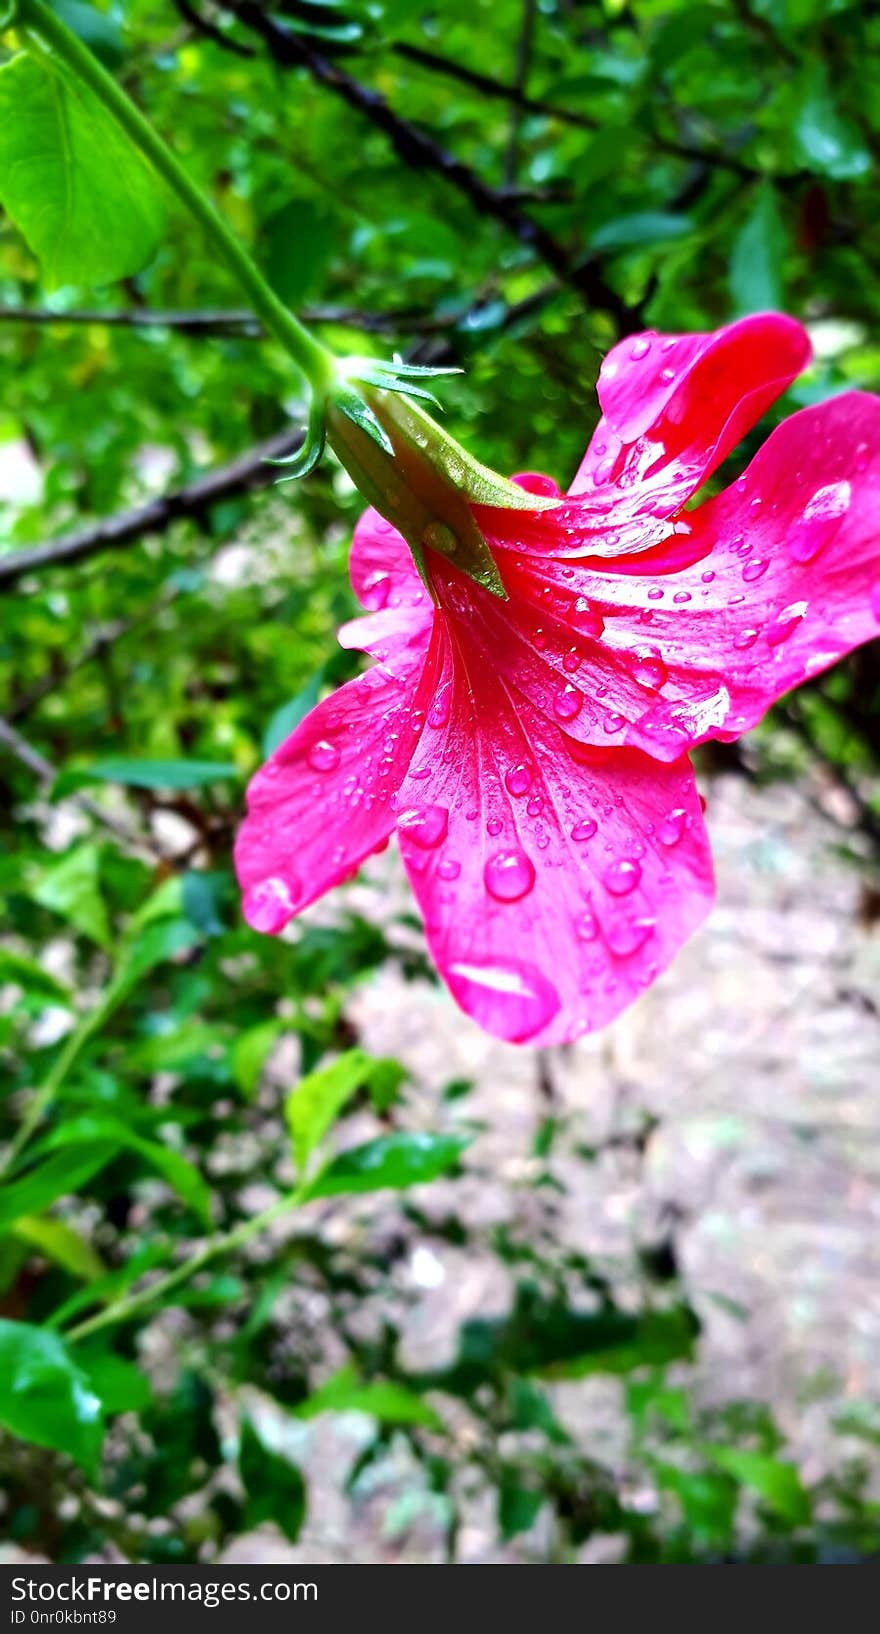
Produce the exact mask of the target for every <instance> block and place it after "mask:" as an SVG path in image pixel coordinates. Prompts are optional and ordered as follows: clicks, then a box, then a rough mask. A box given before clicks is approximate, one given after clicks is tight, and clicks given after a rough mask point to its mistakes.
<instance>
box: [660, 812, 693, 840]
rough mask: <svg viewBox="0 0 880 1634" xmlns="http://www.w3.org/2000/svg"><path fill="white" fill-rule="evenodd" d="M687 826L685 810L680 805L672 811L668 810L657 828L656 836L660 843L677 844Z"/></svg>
mask: <svg viewBox="0 0 880 1634" xmlns="http://www.w3.org/2000/svg"><path fill="white" fill-rule="evenodd" d="M686 826H687V812H686V811H685V810H684V808H683V807H682V806H677V807H676V808H675V810H674V811H668V812H667V813H666V816H665V817H664V818H663V821H662V823H660V824H659V825H658V828H657V838H658V840H659V841H660V844H661V845H678V842H679V840H680V839H681V837H682V835H683V833H684V831H685V828H686Z"/></svg>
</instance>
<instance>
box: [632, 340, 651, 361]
mask: <svg viewBox="0 0 880 1634" xmlns="http://www.w3.org/2000/svg"><path fill="white" fill-rule="evenodd" d="M650 350H651V342H650V341H649V340H646V339H645V337H644V335H640V336H639V339H638V340H634V341H633V343H632V345H631V347H630V349H629V355H630V357H631V358H632V360H633V363H638V361H639V359H640V358H643V357H647V355H648V353H649V352H650Z"/></svg>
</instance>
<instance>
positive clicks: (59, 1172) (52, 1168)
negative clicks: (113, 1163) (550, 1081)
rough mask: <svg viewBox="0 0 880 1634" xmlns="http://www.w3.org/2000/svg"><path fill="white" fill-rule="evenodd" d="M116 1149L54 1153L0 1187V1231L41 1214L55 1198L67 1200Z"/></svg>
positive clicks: (107, 1161)
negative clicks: (31, 1216) (27, 1217)
mask: <svg viewBox="0 0 880 1634" xmlns="http://www.w3.org/2000/svg"><path fill="white" fill-rule="evenodd" d="M117 1149H118V1148H117V1147H115V1146H114V1145H113V1144H110V1143H106V1144H103V1145H100V1146H98V1145H92V1146H90V1147H89V1149H88V1151H85V1152H83V1151H78V1150H70V1151H63V1152H54V1153H53V1155H52V1156H51V1157H48V1158H46V1161H45V1162H44V1163H38V1164H37V1166H36V1168H34V1169H31V1170H30V1172H29V1173H28V1174H25V1175H22V1176H21V1178H20V1179H18V1180H12V1181H8V1182H7V1183H6V1184H5V1185H3V1186H0V1230H2V1229H3V1228H5V1227H6V1226H11V1225H13V1224H15V1222H16V1221H18V1220H21V1219H23V1218H24V1217H25V1216H27V1215H31V1214H41V1213H42V1211H43V1209H46V1208H48V1207H49V1204H50V1203H54V1202H55V1200H56V1199H57V1198H59V1197H69V1196H70V1195H71V1194H72V1193H73V1192H75V1191H78V1190H79V1188H80V1186H84V1185H85V1183H86V1181H87V1180H91V1178H92V1176H93V1175H95V1174H97V1172H98V1170H99V1169H103V1167H104V1165H105V1164H106V1163H109V1162H110V1159H111V1157H112V1156H113V1153H114V1151H115V1150H117Z"/></svg>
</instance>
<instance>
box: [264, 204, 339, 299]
mask: <svg viewBox="0 0 880 1634" xmlns="http://www.w3.org/2000/svg"><path fill="white" fill-rule="evenodd" d="M261 238H262V242H263V243H264V244H265V247H266V272H267V275H268V278H269V282H270V283H271V284H272V285H273V287H274V289H275V291H276V293H277V294H278V295H280V296H281V299H282V301H285V302H286V303H287V305H288V306H299V305H300V304H301V302H302V301H303V300H304V298H305V297H306V296H307V295H311V294H312V293H313V291H314V290H315V289H316V288H317V287H319V285H320V281H321V277H322V274H323V272H324V268H325V266H326V265H327V262H328V260H329V259H330V256H331V254H332V252H333V243H334V238H335V232H334V226H333V220H332V217H330V216H329V215H328V213H327V211H326V209H322V208H321V206H320V204H318V203H316V202H315V201H314V200H313V199H291V201H290V203H289V204H285V205H284V206H283V208H282V209H281V210H278V211H277V212H276V214H275V215H274V216H270V218H269V220H268V221H266V222H264V223H263V229H262V234H261Z"/></svg>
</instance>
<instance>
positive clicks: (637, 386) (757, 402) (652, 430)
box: [570, 312, 810, 516]
mask: <svg viewBox="0 0 880 1634" xmlns="http://www.w3.org/2000/svg"><path fill="white" fill-rule="evenodd" d="M809 358H810V343H809V340H808V338H807V335H806V333H805V331H804V330H803V328H802V327H801V325H800V324H799V323H796V322H795V321H794V319H793V318H787V317H784V316H783V315H782V314H781V313H777V312H764V313H759V314H756V315H755V316H753V317H748V318H742V319H740V321H739V322H738V323H733V324H730V325H729V326H728V327H726V328H724V329H718V330H715V331H714V332H712V333H709V334H703V335H700V334H697V335H658V334H656V333H655V332H654V331H653V330H649V331H647V332H646V333H645V334H643V335H635V336H633V335H630V336H629V337H628V338H627V339H626V340H624V341H621V342H620V344H619V345H618V346H615V347H614V348H613V350H612V351H611V352H609V354H608V356H607V357H606V359H605V361H604V363H603V364H602V368H601V370H600V373H599V383H598V393H599V401H600V403H601V405H602V410H603V417H602V419H601V421H600V422H599V425H598V426H597V427H596V430H595V432H594V434H593V438H592V441H591V442H590V446H589V448H588V449H587V452H586V454H585V456H584V458H583V461H582V462H581V465H580V467H579V469H578V472H577V475H576V476H575V479H574V482H573V483H572V485H571V489H570V492H571V494H579V495H583V496H584V498H585V499H589V500H593V501H595V502H596V503H597V504H599V505H602V506H605V505H608V504H610V503H614V504H615V505H619V504H620V501H621V497H622V496H623V498H624V500H625V503H626V506H627V508H628V509H629V510H631V511H632V512H633V513H634V514H644V513H647V514H649V515H653V516H666V515H669V514H670V513H671V512H672V511H673V510H675V509H677V507H678V506H680V505H682V504H683V503H684V501H685V500H687V499H689V498H690V496H691V495H692V494H693V493H695V492H696V490H697V488H699V487H700V485H701V484H702V483H703V482H705V481H706V478H707V477H709V476H710V475H711V473H712V472H713V471H714V470H715V469H716V467H717V466H719V465H720V464H721V461H722V460H723V459H725V458H726V456H727V455H728V454H729V453H730V451H731V449H732V448H734V447H735V446H736V444H737V443H738V442H739V441H740V439H741V438H742V437H743V436H744V435H745V433H746V432H747V431H748V430H749V429H750V428H751V427H752V426H753V425H754V424H755V423H756V421H757V420H759V419H760V417H761V415H762V414H763V413H764V412H765V411H766V409H768V408H769V406H770V404H771V403H772V402H774V400H775V399H776V398H777V397H778V396H779V395H780V394H781V393H782V392H783V391H785V389H786V387H787V386H789V385H790V384H791V382H792V380H794V379H795V378H796V376H797V375H799V374H800V372H801V370H802V369H803V368H805V366H806V364H807V363H808V361H809Z"/></svg>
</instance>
